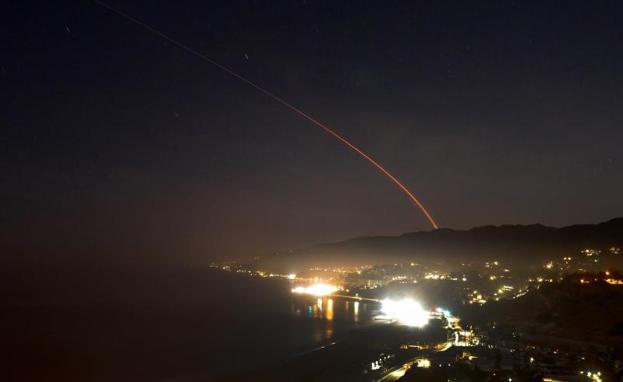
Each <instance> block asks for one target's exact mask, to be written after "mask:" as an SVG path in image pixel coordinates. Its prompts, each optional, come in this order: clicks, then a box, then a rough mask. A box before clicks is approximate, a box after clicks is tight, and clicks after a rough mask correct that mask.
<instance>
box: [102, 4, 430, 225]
mask: <svg viewBox="0 0 623 382" xmlns="http://www.w3.org/2000/svg"><path fill="white" fill-rule="evenodd" d="M94 3H95V4H97V5H99V6H101V7H104V8H106V9H108V10H109V11H111V12H114V13H115V14H117V15H119V16H121V17H123V18H125V19H126V20H129V21H131V22H132V23H134V24H136V25H138V26H140V27H142V28H144V29H146V30H148V31H149V32H151V33H153V34H155V35H157V36H158V37H161V38H163V39H165V40H167V41H168V42H170V43H171V44H173V45H175V46H177V47H178V48H181V49H183V50H185V51H187V52H188V53H190V54H192V55H194V56H196V57H198V58H200V59H202V60H203V61H205V62H208V63H210V64H212V65H214V66H216V67H217V68H219V69H221V70H223V71H224V72H226V73H228V74H230V75H231V76H233V77H236V78H237V79H239V80H240V81H242V82H244V83H246V84H247V85H249V86H251V87H253V88H255V89H256V90H257V91H259V92H261V93H263V94H264V95H266V96H268V97H270V98H272V99H273V100H274V101H277V102H279V103H280V104H282V105H283V106H285V107H287V108H288V109H290V110H291V111H292V112H294V113H296V114H298V115H299V116H301V117H303V118H305V119H306V120H308V121H309V122H311V123H312V124H313V125H314V126H316V127H318V128H320V129H322V130H324V131H325V132H326V133H327V134H329V135H331V136H332V137H333V138H335V139H337V140H338V141H339V142H341V143H342V144H344V145H346V146H347V147H348V148H350V149H351V150H352V151H354V152H355V153H357V154H358V155H359V156H361V157H362V158H363V159H365V160H366V161H367V162H368V163H370V164H371V165H372V166H374V167H375V168H376V169H377V170H379V171H380V172H381V173H382V174H383V175H384V176H385V177H386V178H388V179H389V180H391V181H392V182H393V183H394V184H395V185H396V186H397V187H398V188H399V189H400V190H401V191H402V192H403V193H404V194H405V195H406V196H407V197H408V198H409V199H410V200H411V202H413V203H414V204H415V205H416V206H417V207H418V208H419V209H420V211H422V213H423V214H424V216H425V217H426V219H427V220H428V222H429V223H430V225H431V226H432V227H433V228H434V229H437V228H439V225H438V224H437V222H436V221H435V219H433V217H432V215H431V214H430V212H428V210H427V209H426V207H424V205H423V204H422V202H421V201H420V200H419V199H418V198H417V197H416V196H415V194H414V193H413V192H412V191H411V190H409V189H408V188H407V187H406V186H405V185H404V184H402V182H401V181H400V180H398V178H396V177H395V176H394V175H392V174H391V173H390V172H389V171H388V170H387V169H385V167H383V166H382V165H381V164H380V163H379V162H377V161H376V160H374V159H373V158H372V157H370V156H369V155H368V154H366V153H365V152H364V151H363V150H361V149H360V148H359V147H357V146H355V145H354V144H353V143H351V142H350V141H349V140H347V139H346V138H344V137H343V136H341V135H340V134H338V133H337V132H336V131H335V130H333V129H331V128H329V127H328V126H327V125H325V124H323V123H322V122H319V121H318V120H316V119H315V118H313V117H312V116H310V115H309V114H307V113H305V112H304V111H302V110H301V109H299V108H297V107H296V106H294V105H292V104H290V103H289V102H287V101H285V100H283V99H282V98H280V97H278V96H276V95H274V94H273V93H271V92H270V91H268V90H266V89H264V88H263V87H261V86H260V85H258V84H256V83H255V82H253V81H251V80H248V79H246V78H245V77H243V76H241V75H240V74H238V73H236V72H234V71H233V70H231V69H229V68H228V67H226V66H224V65H221V64H219V63H218V62H216V61H214V60H212V59H210V58H209V57H207V56H205V55H203V54H202V53H200V52H198V51H196V50H195V49H193V48H191V47H189V46H187V45H184V44H182V43H181V42H179V41H177V40H175V39H173V38H171V37H169V36H167V35H166V34H164V33H162V32H160V31H159V30H157V29H155V28H153V27H151V26H149V25H147V24H145V23H143V22H142V21H140V20H137V19H135V18H134V17H132V16H130V15H128V14H126V13H124V12H121V11H120V10H118V9H116V8H114V7H112V6H110V5H108V4H106V3H104V2H102V1H99V0H94Z"/></svg>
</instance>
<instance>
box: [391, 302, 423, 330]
mask: <svg viewBox="0 0 623 382" xmlns="http://www.w3.org/2000/svg"><path fill="white" fill-rule="evenodd" d="M381 312H382V313H383V314H384V316H382V317H381V318H385V319H388V320H395V321H398V322H399V323H401V324H403V325H407V326H414V327H418V328H422V327H424V326H426V324H428V320H429V319H430V313H429V312H428V311H426V310H424V309H423V308H422V306H421V305H420V303H419V302H417V301H415V300H411V299H403V300H398V301H396V300H389V299H385V300H383V302H382V306H381Z"/></svg>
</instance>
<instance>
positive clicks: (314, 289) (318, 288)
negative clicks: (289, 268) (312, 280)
mask: <svg viewBox="0 0 623 382" xmlns="http://www.w3.org/2000/svg"><path fill="white" fill-rule="evenodd" d="M338 290H339V289H338V288H337V287H336V286H334V285H329V284H313V285H309V286H306V287H303V286H298V287H296V288H294V289H292V293H297V294H310V295H312V296H317V297H322V296H327V295H330V294H331V293H333V292H336V291H338Z"/></svg>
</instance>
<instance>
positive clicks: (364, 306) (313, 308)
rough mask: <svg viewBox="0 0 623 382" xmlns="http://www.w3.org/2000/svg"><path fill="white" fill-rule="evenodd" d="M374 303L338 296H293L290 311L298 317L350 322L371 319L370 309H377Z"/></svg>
mask: <svg viewBox="0 0 623 382" xmlns="http://www.w3.org/2000/svg"><path fill="white" fill-rule="evenodd" d="M370 304H371V305H376V304H375V303H368V302H360V301H352V300H348V299H345V298H340V297H330V296H326V297H318V298H315V297H310V296H293V297H292V301H291V305H290V312H291V313H292V314H294V315H295V316H298V317H305V318H313V319H318V320H325V321H328V322H330V321H333V320H337V321H342V322H350V323H358V322H366V321H368V320H369V319H371V316H370V314H369V312H370V311H372V310H374V309H378V307H376V306H371V307H369V306H368V305H370Z"/></svg>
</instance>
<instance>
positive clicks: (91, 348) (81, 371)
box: [0, 270, 376, 381]
mask: <svg viewBox="0 0 623 382" xmlns="http://www.w3.org/2000/svg"><path fill="white" fill-rule="evenodd" d="M76 277H77V279H76V280H74V281H72V282H69V281H67V280H56V281H55V282H54V284H51V285H53V286H54V287H53V288H52V287H50V288H47V289H45V288H44V289H41V290H39V289H37V290H36V291H31V292H30V293H28V294H27V295H25V297H24V296H21V297H20V298H17V299H15V298H13V299H12V300H10V301H9V300H7V301H9V302H6V301H5V303H4V304H3V305H2V311H1V312H0V313H2V318H1V321H2V322H1V323H2V325H3V327H4V328H5V329H6V333H9V335H8V336H5V338H4V339H3V342H4V346H5V349H10V350H11V351H10V353H9V356H8V358H5V359H7V360H8V362H7V364H8V365H9V367H8V376H9V379H10V380H46V381H55V380H58V381H74V380H75V381H110V380H115V381H198V380H202V381H203V380H211V379H215V378H218V377H222V376H226V375H230V374H236V373H239V372H241V371H247V370H251V369H253V368H259V367H263V366H271V365H273V366H274V365H278V364H279V363H280V362H282V361H284V360H287V359H289V358H291V357H295V356H297V355H300V354H303V353H305V352H309V351H310V350H313V349H314V348H317V347H319V346H322V345H324V344H327V343H330V342H332V341H335V340H336V339H339V338H341V337H343V336H345V335H347V333H348V332H349V330H350V329H352V328H355V327H360V326H363V325H368V324H369V323H370V322H371V317H372V315H373V311H374V309H376V307H375V306H374V303H371V304H369V303H365V302H358V303H355V302H353V301H348V300H346V299H342V298H326V297H325V298H322V299H318V298H315V297H310V296H299V295H292V294H291V293H290V288H291V286H290V284H289V281H288V280H284V279H272V278H258V277H250V276H246V275H240V274H235V273H228V272H222V271H216V270H201V271H192V272H183V271H178V272H169V273H165V274H158V275H149V274H143V275H137V274H135V273H128V274H118V275H109V277H102V276H98V277H89V276H88V275H83V276H80V277H78V276H76ZM64 283H65V284H67V285H65V286H64V287H63V286H62V285H64ZM33 285H34V284H33ZM37 285H38V284H37Z"/></svg>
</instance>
